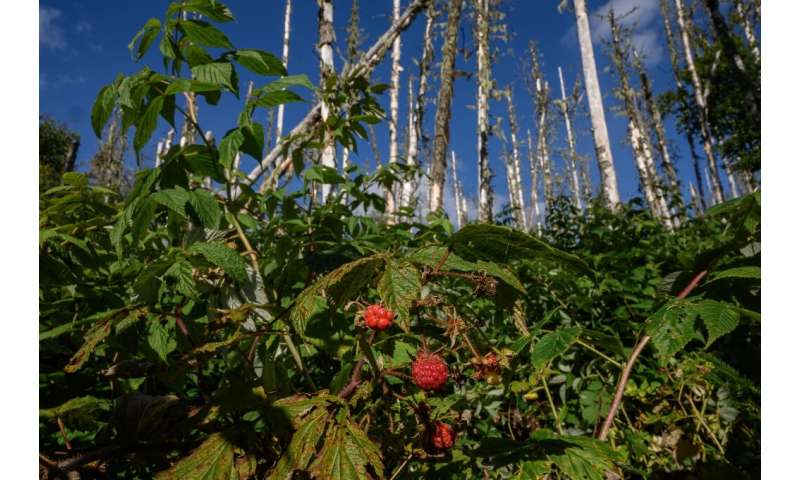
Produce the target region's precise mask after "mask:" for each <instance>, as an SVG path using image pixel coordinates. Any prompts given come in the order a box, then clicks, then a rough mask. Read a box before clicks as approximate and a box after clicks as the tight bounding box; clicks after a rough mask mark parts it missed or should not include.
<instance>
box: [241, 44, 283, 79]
mask: <svg viewBox="0 0 800 480" xmlns="http://www.w3.org/2000/svg"><path fill="white" fill-rule="evenodd" d="M235 57H236V61H237V62H239V64H240V65H241V66H243V67H244V68H246V69H248V70H250V71H251V72H253V73H256V74H258V75H286V68H284V66H283V62H281V61H280V59H279V58H278V57H276V56H275V55H273V54H271V53H269V52H264V51H261V50H255V49H240V50H237V51H236V53H235Z"/></svg>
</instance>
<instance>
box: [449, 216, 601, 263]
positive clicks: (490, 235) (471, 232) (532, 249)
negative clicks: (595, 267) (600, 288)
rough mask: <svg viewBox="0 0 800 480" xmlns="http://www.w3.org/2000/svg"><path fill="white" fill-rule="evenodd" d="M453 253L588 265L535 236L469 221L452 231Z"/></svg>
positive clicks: (488, 258)
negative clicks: (468, 223)
mask: <svg viewBox="0 0 800 480" xmlns="http://www.w3.org/2000/svg"><path fill="white" fill-rule="evenodd" d="M451 245H452V249H453V253H456V254H457V255H459V256H461V257H463V258H465V259H467V260H472V261H475V260H486V261H491V262H499V263H508V262H510V261H513V260H528V261H533V260H537V259H539V260H547V261H551V262H555V263H557V264H560V265H564V266H567V267H570V268H572V269H574V270H577V271H579V272H587V271H588V270H589V267H588V266H587V265H586V263H584V262H583V261H582V260H581V259H580V258H578V257H576V256H575V255H572V254H569V253H566V252H562V251H561V250H558V249H556V248H553V247H551V246H550V245H548V244H546V243H544V242H543V241H541V240H539V239H538V238H535V237H532V236H530V235H528V234H526V233H523V232H520V231H518V230H514V229H511V228H508V227H502V226H499V225H488V224H470V225H467V226H465V227H463V228H461V229H460V230H459V231H457V232H456V233H454V234H453V237H452V238H451Z"/></svg>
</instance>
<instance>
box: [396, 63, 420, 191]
mask: <svg viewBox="0 0 800 480" xmlns="http://www.w3.org/2000/svg"><path fill="white" fill-rule="evenodd" d="M416 112H417V109H416V108H415V107H414V77H412V76H411V75H409V76H408V148H407V150H406V165H408V166H409V167H411V166H414V165H415V161H416V156H417V155H416V150H417V129H416V124H417V122H416V118H415V117H416ZM412 150H414V155H413V156H412V155H411V151H412ZM413 195H414V184H413V183H412V181H411V180H410V179H405V180H403V185H402V195H401V196H400V204H401V205H402V206H411V204H412V203H413V202H412V200H413V199H412V196H413Z"/></svg>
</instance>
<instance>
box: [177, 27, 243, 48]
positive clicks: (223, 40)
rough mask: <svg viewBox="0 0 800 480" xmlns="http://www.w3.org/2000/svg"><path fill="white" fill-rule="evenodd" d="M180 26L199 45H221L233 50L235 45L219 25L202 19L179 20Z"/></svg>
mask: <svg viewBox="0 0 800 480" xmlns="http://www.w3.org/2000/svg"><path fill="white" fill-rule="evenodd" d="M178 28H180V29H181V30H183V33H185V34H186V36H187V37H188V38H189V40H191V41H192V42H194V43H196V44H197V45H203V46H205V47H219V48H227V49H229V50H233V48H234V46H233V44H232V43H231V41H230V40H228V37H226V36H225V34H224V33H222V31H220V30H219V29H218V28H217V27H215V26H213V25H211V24H209V23H208V22H203V21H200V20H181V21H179V22H178Z"/></svg>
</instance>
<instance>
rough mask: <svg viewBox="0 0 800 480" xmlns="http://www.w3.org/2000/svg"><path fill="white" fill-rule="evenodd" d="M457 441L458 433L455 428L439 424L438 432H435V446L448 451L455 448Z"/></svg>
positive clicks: (433, 440)
mask: <svg viewBox="0 0 800 480" xmlns="http://www.w3.org/2000/svg"><path fill="white" fill-rule="evenodd" d="M455 440H456V433H455V432H454V431H453V427H451V426H450V425H448V424H446V423H442V422H437V423H436V431H434V432H433V438H432V440H431V441H432V443H433V446H434V447H436V448H437V449H439V450H446V449H449V448H451V447H452V446H453V443H455Z"/></svg>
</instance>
